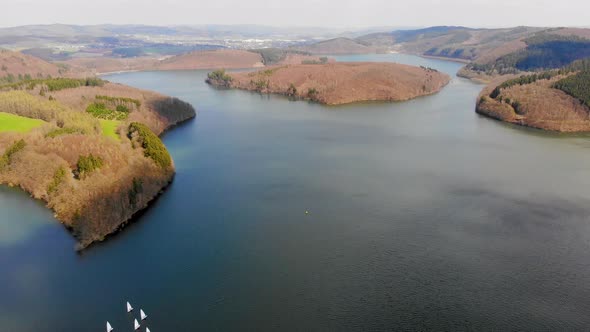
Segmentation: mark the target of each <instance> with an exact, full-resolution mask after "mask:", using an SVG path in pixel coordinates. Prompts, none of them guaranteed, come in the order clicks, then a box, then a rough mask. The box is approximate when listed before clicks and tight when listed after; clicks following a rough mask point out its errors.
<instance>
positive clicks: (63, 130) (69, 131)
mask: <svg viewBox="0 0 590 332" xmlns="http://www.w3.org/2000/svg"><path fill="white" fill-rule="evenodd" d="M72 134H84V131H82V130H80V129H78V128H69V127H66V128H57V129H54V130H52V131H50V132H48V133H47V134H45V137H49V138H56V137H58V136H62V135H72Z"/></svg>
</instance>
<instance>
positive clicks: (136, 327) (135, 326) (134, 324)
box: [133, 319, 141, 331]
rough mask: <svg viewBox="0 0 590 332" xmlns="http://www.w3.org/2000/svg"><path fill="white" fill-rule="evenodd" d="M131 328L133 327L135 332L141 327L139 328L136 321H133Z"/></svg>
mask: <svg viewBox="0 0 590 332" xmlns="http://www.w3.org/2000/svg"><path fill="white" fill-rule="evenodd" d="M133 326H134V327H133V329H134V330H135V331H137V330H139V328H140V327H141V326H140V325H139V323H138V322H137V319H135V321H134V322H133Z"/></svg>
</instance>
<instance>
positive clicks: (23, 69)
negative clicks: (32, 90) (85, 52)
mask: <svg viewBox="0 0 590 332" xmlns="http://www.w3.org/2000/svg"><path fill="white" fill-rule="evenodd" d="M65 71H66V70H65V68H60V67H59V66H57V65H55V64H53V63H49V62H47V61H44V60H41V59H39V58H36V57H33V56H30V55H26V54H22V53H19V52H12V51H8V50H2V49H0V83H13V82H17V81H19V80H23V79H26V78H28V79H32V78H45V77H48V76H51V77H55V76H58V75H60V74H62V72H65Z"/></svg>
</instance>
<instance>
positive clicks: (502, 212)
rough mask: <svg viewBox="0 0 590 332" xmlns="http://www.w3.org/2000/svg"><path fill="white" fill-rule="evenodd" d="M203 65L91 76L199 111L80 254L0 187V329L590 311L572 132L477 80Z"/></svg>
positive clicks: (437, 321)
mask: <svg viewBox="0 0 590 332" xmlns="http://www.w3.org/2000/svg"><path fill="white" fill-rule="evenodd" d="M338 59H339V60H349V61H401V62H405V63H410V64H416V65H424V66H429V67H434V68H437V69H439V70H441V71H445V72H447V73H451V74H453V73H455V72H456V71H457V70H458V69H459V67H460V64H456V63H450V62H443V61H438V60H431V59H422V58H417V57H413V56H407V55H399V54H393V55H371V56H347V57H338ZM205 76H206V71H193V72H146V73H127V74H121V75H115V76H110V77H108V79H110V80H113V81H117V82H121V83H126V84H130V85H134V86H137V87H141V88H146V89H153V90H157V91H160V92H162V93H167V94H171V95H175V96H177V97H180V98H183V99H185V100H187V101H189V102H191V103H193V104H194V105H195V106H196V108H197V111H198V115H197V119H196V120H195V121H193V122H190V123H189V124H187V125H185V126H181V127H179V128H177V129H175V130H173V131H171V132H169V133H167V134H166V135H165V137H164V140H165V143H166V144H167V146H168V147H169V148H170V151H171V153H172V155H173V157H174V159H175V163H176V166H177V169H178V174H177V177H176V180H175V182H174V183H173V185H172V186H171V187H170V189H169V190H168V191H167V192H166V194H165V195H163V196H162V197H161V199H159V200H158V201H157V203H156V204H155V206H154V207H153V208H152V209H150V210H148V211H147V213H146V214H145V215H144V216H143V217H142V218H141V220H139V221H138V222H137V223H136V224H134V225H132V226H131V227H129V228H126V230H125V232H122V233H121V234H119V235H117V236H116V237H114V238H112V239H111V240H110V241H108V242H107V243H104V244H102V245H99V246H96V247H94V248H92V249H91V250H89V251H87V252H84V253H83V254H82V255H77V254H75V253H74V252H73V250H72V247H73V241H72V240H71V238H70V237H69V235H68V234H67V233H66V232H65V231H64V230H63V228H62V227H61V226H60V225H59V224H57V223H56V222H55V220H53V218H52V217H51V213H50V212H49V211H47V210H45V209H44V208H43V207H42V205H40V204H38V203H36V202H33V201H32V200H30V199H29V198H28V197H27V196H26V195H25V194H18V193H14V192H13V191H11V190H8V189H6V188H2V190H0V207H1V211H2V212H3V213H2V215H1V216H0V228H1V230H2V234H1V235H0V239H1V240H0V269H2V273H1V274H0V294H2V296H0V330H2V331H4V330H7V331H39V330H43V331H45V330H46V331H81V330H88V329H94V328H96V329H100V328H103V326H104V321H106V320H107V319H108V320H109V321H110V322H111V323H112V324H113V326H114V327H115V328H116V329H117V328H118V329H123V330H124V329H125V327H126V326H127V325H128V323H129V322H128V319H129V317H127V316H126V315H125V313H124V303H125V301H127V300H130V301H131V302H132V303H133V304H134V305H136V306H141V307H143V308H144V309H145V310H146V311H147V312H149V313H150V319H152V326H150V329H152V327H153V330H154V331H156V330H160V331H190V330H195V329H199V330H205V331H208V330H273V331H275V330H310V331H326V330H334V331H344V330H357V331H358V330H391V329H399V330H583V329H586V328H587V326H589V325H590V318H589V317H588V315H587V312H588V311H589V310H590V286H588V285H590V283H588V282H587V281H588V280H590V263H588V253H589V252H590V248H589V246H590V229H589V224H590V223H589V221H590V220H589V217H588V216H589V215H590V214H589V212H590V204H589V203H590V193H589V191H588V188H590V176H589V170H588V165H590V153H589V152H590V151H589V148H590V144H589V143H588V142H589V140H588V137H587V136H585V135H577V136H573V135H556V134H548V133H543V132H541V131H536V130H530V129H523V128H519V127H515V126H511V125H505V124H502V123H499V122H497V121H493V120H490V119H487V118H483V117H480V116H478V115H476V114H475V113H474V111H473V109H474V104H475V99H476V97H477V94H478V93H479V91H480V89H481V88H482V86H480V85H476V84H473V83H470V82H468V81H466V80H463V79H460V78H456V77H454V78H453V81H452V82H451V83H450V84H449V85H448V86H447V87H446V88H445V89H444V90H443V91H442V92H441V93H439V94H436V95H433V96H428V97H423V98H418V99H415V100H412V101H409V102H403V103H369V104H355V105H346V106H343V107H324V106H321V105H317V104H313V103H308V102H292V101H289V100H287V99H286V98H283V97H277V96H266V95H264V96H261V95H259V94H256V93H251V92H245V91H232V90H216V89H213V88H211V87H209V86H207V85H206V84H204V82H203V81H204V78H205ZM305 211H309V213H308V214H306V213H305ZM15 220H18V221H19V222H18V223H15V222H14V221H15ZM4 230H7V232H6V233H5V232H4ZM9 232H12V234H11V235H7V234H9ZM7 239H9V240H7ZM14 239H18V240H14ZM5 271H6V272H5ZM129 326H130V325H129Z"/></svg>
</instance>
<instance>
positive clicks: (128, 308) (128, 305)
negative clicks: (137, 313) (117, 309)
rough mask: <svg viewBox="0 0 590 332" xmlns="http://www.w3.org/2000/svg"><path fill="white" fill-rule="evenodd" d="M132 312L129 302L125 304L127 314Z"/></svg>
mask: <svg viewBox="0 0 590 332" xmlns="http://www.w3.org/2000/svg"><path fill="white" fill-rule="evenodd" d="M131 311H133V307H132V306H131V304H130V303H129V302H127V312H131Z"/></svg>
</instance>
